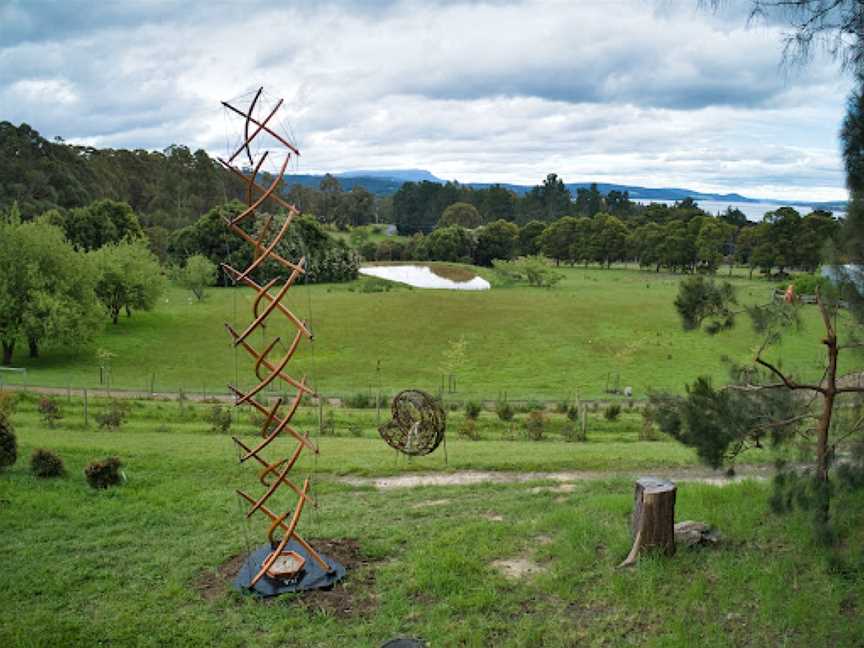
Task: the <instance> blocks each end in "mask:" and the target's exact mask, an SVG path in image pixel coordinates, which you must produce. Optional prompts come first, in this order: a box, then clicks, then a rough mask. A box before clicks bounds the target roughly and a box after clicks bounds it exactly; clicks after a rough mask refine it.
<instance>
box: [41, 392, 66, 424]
mask: <svg viewBox="0 0 864 648" xmlns="http://www.w3.org/2000/svg"><path fill="white" fill-rule="evenodd" d="M38 409H39V415H40V416H41V417H42V422H43V423H45V424H46V425H47V426H48V427H51V428H53V427H54V424H55V423H57V421H59V420H60V419H62V418H63V412H62V410H61V409H60V403H58V402H57V399H56V398H51V397H49V396H44V397H42V398H40V399H39V405H38Z"/></svg>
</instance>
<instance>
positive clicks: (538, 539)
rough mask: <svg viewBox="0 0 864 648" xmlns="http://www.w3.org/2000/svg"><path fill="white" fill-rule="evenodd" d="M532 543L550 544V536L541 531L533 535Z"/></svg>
mask: <svg viewBox="0 0 864 648" xmlns="http://www.w3.org/2000/svg"><path fill="white" fill-rule="evenodd" d="M534 544H538V545H541V546H543V545H550V544H552V536H551V535H548V534H546V533H541V534H540V535H538V536H534Z"/></svg>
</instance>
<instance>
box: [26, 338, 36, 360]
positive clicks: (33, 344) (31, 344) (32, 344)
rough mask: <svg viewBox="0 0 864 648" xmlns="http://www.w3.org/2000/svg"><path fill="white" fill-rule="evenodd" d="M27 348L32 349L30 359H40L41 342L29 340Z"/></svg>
mask: <svg viewBox="0 0 864 648" xmlns="http://www.w3.org/2000/svg"><path fill="white" fill-rule="evenodd" d="M27 346H28V348H29V349H30V357H31V358H38V357H39V341H38V340H36V339H34V338H28V340H27Z"/></svg>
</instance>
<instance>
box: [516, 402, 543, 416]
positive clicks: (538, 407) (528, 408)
mask: <svg viewBox="0 0 864 648" xmlns="http://www.w3.org/2000/svg"><path fill="white" fill-rule="evenodd" d="M519 410H520V411H522V412H525V413H526V414H527V413H528V412H543V411H545V410H546V406H545V405H544V404H543V403H541V402H540V401H536V400H529V401H528V402H526V403H525V404H524V405H522V406H521V407H520V408H519Z"/></svg>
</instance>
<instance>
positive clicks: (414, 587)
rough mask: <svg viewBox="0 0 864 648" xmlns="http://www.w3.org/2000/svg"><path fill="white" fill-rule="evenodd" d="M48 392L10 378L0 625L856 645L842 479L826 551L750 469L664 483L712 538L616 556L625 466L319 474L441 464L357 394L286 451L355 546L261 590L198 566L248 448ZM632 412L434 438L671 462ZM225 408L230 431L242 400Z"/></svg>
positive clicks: (298, 640) (185, 417)
mask: <svg viewBox="0 0 864 648" xmlns="http://www.w3.org/2000/svg"><path fill="white" fill-rule="evenodd" d="M64 406H65V414H66V418H64V419H63V421H62V422H61V423H62V425H61V426H60V427H58V428H56V429H53V430H49V429H45V427H44V425H43V424H42V423H41V422H40V421H39V420H38V417H37V415H36V413H35V410H34V402H33V400H32V399H29V398H28V399H24V400H23V402H22V403H21V405H20V407H19V410H18V413H17V414H16V415H15V422H16V426H17V431H18V436H19V446H20V455H21V459H19V462H18V464H16V465H15V466H14V467H12V468H11V469H7V470H4V471H2V472H0V529H2V532H0V555H2V556H3V557H4V559H3V561H2V565H3V577H2V578H0V646H88V647H89V646H95V645H122V646H127V645H135V646H189V645H208V646H209V645H218V646H249V645H255V646H286V645H287V646H298V647H303V646H322V647H327V646H334V647H343V646H352V647H353V646H358V647H363V646H378V645H380V644H381V643H383V641H385V640H386V639H389V638H391V637H394V636H397V635H412V636H420V637H423V638H425V639H426V640H428V641H430V642H431V645H432V646H478V647H480V646H484V647H485V646H490V645H496V646H498V645H500V646H532V647H533V646H576V645H579V646H582V645H585V646H627V645H634V646H635V645H639V646H694V645H699V646H760V647H761V646H780V645H782V646H802V647H804V646H807V647H809V646H854V645H860V642H861V637H862V636H864V615H862V614H861V612H862V609H861V601H862V596H864V578H862V570H864V565H862V564H861V563H860V556H862V555H864V540H862V538H864V535H862V533H861V530H862V529H861V527H860V521H861V519H862V517H861V514H862V513H864V503H862V502H861V501H860V498H858V500H850V501H841V502H838V510H844V511H845V515H844V517H843V518H842V519H841V523H840V534H841V542H840V547H841V549H840V550H839V552H840V553H839V556H840V557H841V558H843V560H844V561H845V562H842V563H841V562H839V561H837V560H832V559H831V554H830V553H828V552H827V551H826V550H825V549H822V548H820V547H817V546H815V545H813V544H812V543H811V541H810V539H809V538H810V534H809V531H808V529H809V527H808V520H807V517H806V516H803V515H797V514H796V515H790V516H786V517H777V516H774V515H771V514H770V513H768V512H767V506H766V500H767V496H768V492H769V488H770V487H769V486H767V485H766V484H760V483H756V482H743V483H740V484H737V485H732V486H727V487H724V488H716V487H710V486H705V485H698V484H692V483H681V484H680V485H679V493H678V504H677V518H678V519H679V520H684V519H696V520H704V521H707V522H709V523H711V524H712V525H714V526H715V527H716V528H717V529H718V530H719V532H720V533H721V534H722V536H723V541H722V543H721V544H720V545H719V546H718V547H717V548H712V549H703V550H687V549H681V550H680V551H679V552H678V554H677V555H676V556H675V557H674V558H659V557H655V558H646V559H643V560H642V561H640V563H639V564H638V565H637V566H636V567H635V568H631V569H626V570H620V569H617V568H616V565H617V563H618V562H620V561H621V559H622V558H623V557H624V556H625V555H626V553H627V550H628V548H629V544H630V537H629V533H628V529H627V524H628V518H629V513H630V510H631V504H632V501H631V500H632V481H631V480H630V479H626V480H625V479H608V480H598V481H592V482H576V483H574V484H573V485H572V486H571V487H570V488H569V489H566V490H564V491H561V490H560V489H559V490H558V491H556V490H554V489H545V488H540V489H538V488H536V486H538V485H542V483H533V484H531V483H528V484H518V485H517V484H514V485H475V486H470V487H426V488H418V489H401V490H391V491H377V490H374V489H372V488H369V487H363V488H351V487H350V486H348V485H346V484H343V483H340V482H339V481H338V480H337V476H338V475H339V474H341V473H346V472H351V473H362V474H370V475H374V474H392V473H393V472H400V471H403V470H406V469H408V470H420V469H426V470H430V469H441V468H442V459H441V456H440V451H439V452H438V453H436V455H434V456H433V457H431V458H428V459H425V460H417V461H413V462H410V463H407V462H405V461H402V462H399V463H397V462H396V461H395V460H394V456H393V452H392V451H391V450H389V449H388V448H387V447H386V446H385V445H384V444H383V442H381V441H380V440H376V439H374V438H373V437H372V436H371V433H369V430H368V429H366V428H367V422H369V421H370V420H371V419H370V417H371V416H373V415H374V413H371V412H369V411H364V412H351V411H347V412H343V414H350V415H353V416H356V417H358V420H359V419H361V418H362V419H363V421H364V423H363V428H364V434H363V436H361V437H360V438H337V437H327V438H323V439H320V442H321V448H322V454H321V456H320V458H319V459H318V462H317V465H316V463H315V462H313V461H311V460H306V461H305V462H304V464H303V465H302V466H300V467H299V468H298V469H297V473H298V474H300V475H302V474H305V473H306V472H307V471H311V472H312V473H313V477H314V479H315V495H316V496H317V497H318V499H319V502H320V506H319V508H318V509H317V510H308V511H306V512H305V513H304V516H303V519H302V521H301V524H300V527H299V528H300V530H301V532H302V533H303V534H304V535H305V536H306V537H307V538H311V539H316V540H317V541H318V544H319V546H322V545H323V546H327V543H328V542H330V541H333V540H335V539H339V540H345V539H348V540H350V542H351V545H352V546H354V547H356V552H357V554H356V555H355V556H354V559H353V561H352V570H351V572H350V573H349V576H348V578H347V579H346V581H345V582H344V586H340V587H338V588H337V589H336V590H335V591H334V592H333V593H331V594H319V595H315V596H295V597H291V596H289V597H283V598H280V599H279V600H278V601H276V602H273V603H270V604H261V603H259V602H257V601H256V600H254V599H253V598H252V597H250V596H243V595H240V594H237V593H234V592H230V591H227V590H226V589H225V587H224V586H223V585H222V584H221V583H222V581H221V577H220V576H218V568H219V566H220V565H221V564H222V563H223V562H225V561H226V560H228V559H229V558H230V557H232V556H235V555H238V554H242V553H244V552H245V551H246V550H247V547H248V546H250V545H254V544H256V543H258V542H259V541H260V539H261V538H263V537H264V534H265V530H266V525H265V524H264V521H263V520H261V519H254V518H253V519H252V520H251V522H250V523H249V525H248V526H246V525H244V523H243V522H242V521H241V520H242V511H241V509H240V507H239V506H238V504H237V503H236V502H235V500H234V498H233V496H232V492H233V489H234V488H236V487H237V486H239V485H241V484H245V485H246V486H247V487H249V488H250V489H255V488H256V487H255V486H254V485H253V482H254V470H253V469H251V468H250V467H248V466H239V465H237V463H236V461H235V460H234V457H235V455H234V453H233V451H232V448H231V442H230V440H229V439H228V438H227V437H226V436H221V435H215V434H211V433H207V432H206V424H204V423H203V422H202V421H201V416H202V413H203V410H204V409H205V408H204V406H203V405H202V406H196V407H189V408H188V409H185V410H182V411H181V410H180V408H179V407H178V405H177V404H176V403H159V402H146V403H137V404H135V406H134V407H133V409H132V414H131V419H130V421H129V423H128V424H127V425H126V426H125V427H124V428H123V429H122V430H121V431H119V432H114V433H112V432H105V431H98V430H96V429H93V428H91V429H84V428H83V426H82V424H81V422H80V420H79V418H80V417H81V415H82V412H81V410H80V403H78V402H76V401H73V402H72V403H64ZM91 406H92V411H93V412H95V411H98V409H99V407H100V406H101V403H93V404H91ZM302 416H305V417H311V416H312V415H311V413H309V412H304V413H303V414H302ZM631 416H632V415H631ZM633 425H634V422H633V421H631V420H628V419H627V418H626V416H625V419H624V420H622V421H620V422H618V423H615V424H608V425H607V427H605V428H603V427H602V426H601V424H600V423H599V421H597V425H596V426H592V428H591V429H592V430H595V429H596V432H594V433H593V434H592V432H591V431H589V442H588V443H587V444H577V443H570V444H567V443H562V442H559V441H556V440H549V441H543V442H533V443H532V442H520V441H512V442H503V441H479V442H470V441H458V440H455V439H454V440H452V441H450V442H449V443H448V450H449V455H450V467H451V468H454V467H460V468H461V467H471V468H514V469H523V470H527V469H532V470H544V469H545V470H552V469H563V468H567V469H576V468H603V467H613V466H618V467H621V466H624V467H627V468H631V469H634V470H636V469H639V470H643V469H644V470H645V471H650V467H660V466H676V465H679V466H680V465H689V464H692V463H693V457H692V454H691V453H690V451H689V450H685V449H682V448H680V446H676V445H674V444H672V443H670V442H654V443H647V442H637V441H635V440H634V434H633V432H631V431H630V430H631V428H632V427H633ZM240 428H241V429H239V430H238V431H240V432H243V433H244V434H245V433H251V432H252V427H251V426H250V425H248V423H243V421H242V419H241V421H240ZM487 433H488V434H490V435H491V434H492V432H491V431H489V430H487ZM490 438H491V437H490ZM286 445H287V444H283V447H285V446H286ZM34 447H49V448H52V449H54V450H56V451H57V452H59V453H60V455H61V456H62V457H63V459H64V461H65V463H66V467H67V476H66V477H63V478H60V479H55V480H47V481H46V480H37V479H35V478H33V477H31V476H30V475H29V473H28V471H27V458H28V457H29V454H30V452H31V451H32V450H33V448H34ZM676 448H677V449H676ZM108 454H119V455H120V456H121V457H122V458H123V460H124V462H125V464H126V469H125V470H126V474H127V477H128V482H127V483H126V484H125V485H123V486H121V487H119V488H116V489H113V490H110V491H106V492H96V491H93V490H91V489H90V488H88V487H87V485H86V483H85V482H84V479H83V476H82V474H81V473H82V469H83V466H84V465H85V464H86V462H88V461H89V460H91V459H94V458H99V457H103V456H106V455H108ZM255 492H257V490H256V491H255ZM287 501H288V500H286V502H287ZM286 506H287V503H286ZM855 520H857V524H858V525H859V526H849V524H851V522H852V521H855ZM514 558H521V559H526V560H529V561H531V563H532V564H533V565H535V566H537V567H539V568H540V570H541V571H540V572H539V573H535V574H532V575H530V576H525V577H522V578H520V579H517V580H510V579H508V578H507V577H505V576H504V575H503V574H502V573H501V572H500V571H499V569H498V568H497V566H496V561H501V560H510V559H514ZM856 560H858V562H857V563H856V562H855V561H856ZM856 565H857V566H856Z"/></svg>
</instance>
